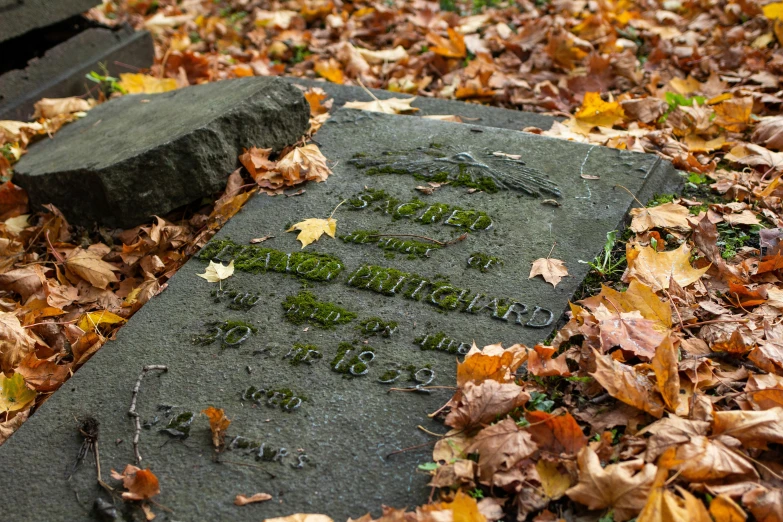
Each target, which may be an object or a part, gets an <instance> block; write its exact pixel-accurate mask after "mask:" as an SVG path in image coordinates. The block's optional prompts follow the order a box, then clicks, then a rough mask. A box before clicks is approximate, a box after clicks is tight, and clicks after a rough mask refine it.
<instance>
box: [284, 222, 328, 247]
mask: <svg viewBox="0 0 783 522" xmlns="http://www.w3.org/2000/svg"><path fill="white" fill-rule="evenodd" d="M297 230H298V231H299V234H298V235H297V236H296V239H297V240H298V241H300V242H301V243H302V248H304V247H306V246H307V245H309V244H310V243H312V242H314V241H318V240H319V239H320V238H321V236H322V235H323V234H324V233H325V234H326V235H327V236H329V237H334V234H335V233H336V232H337V220H336V219H334V218H331V217H330V218H327V219H320V218H310V219H305V220H304V221H300V222H299V223H296V224H295V225H293V226H292V227H291V228H289V229H288V230H286V232H294V231H297Z"/></svg>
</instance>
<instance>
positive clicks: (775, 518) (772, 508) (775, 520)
mask: <svg viewBox="0 0 783 522" xmlns="http://www.w3.org/2000/svg"><path fill="white" fill-rule="evenodd" d="M0 428H2V425H0ZM742 503H743V504H744V505H745V506H747V507H748V509H750V512H751V514H752V515H753V516H754V517H755V518H756V520H757V521H758V522H781V521H783V490H781V489H778V488H775V489H769V490H768V489H766V488H762V487H759V488H756V489H754V490H752V491H749V492H747V493H745V494H744V495H742Z"/></svg>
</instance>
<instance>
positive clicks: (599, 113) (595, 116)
mask: <svg viewBox="0 0 783 522" xmlns="http://www.w3.org/2000/svg"><path fill="white" fill-rule="evenodd" d="M624 116H625V113H624V112H623V108H622V106H621V105H620V103H619V102H616V101H611V102H605V101H603V100H602V99H601V94H600V93H597V92H588V93H585V97H584V100H583V101H582V107H580V108H579V110H578V111H577V113H576V114H575V115H574V117H575V118H576V119H577V120H578V121H580V122H583V123H586V124H589V125H597V126H599V127H612V126H613V125H614V124H615V122H616V121H617V120H620V119H622V118H623V117H624Z"/></svg>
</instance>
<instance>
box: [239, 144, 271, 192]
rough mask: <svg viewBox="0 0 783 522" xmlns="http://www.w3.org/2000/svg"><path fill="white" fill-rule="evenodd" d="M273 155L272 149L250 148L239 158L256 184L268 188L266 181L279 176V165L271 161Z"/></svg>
mask: <svg viewBox="0 0 783 522" xmlns="http://www.w3.org/2000/svg"><path fill="white" fill-rule="evenodd" d="M271 153H272V149H259V148H258V147H250V148H249V149H245V152H244V153H243V154H241V155H240V156H239V162H240V163H242V165H243V166H244V167H245V168H246V169H247V171H248V172H249V173H250V176H251V177H252V178H253V179H254V180H255V181H256V183H258V184H259V185H260V186H262V187H263V186H266V185H265V184H264V183H263V181H264V180H269V179H270V178H273V177H274V176H276V175H277V172H275V169H276V167H277V163H275V162H274V161H269V155H270V154H271ZM269 188H272V187H269Z"/></svg>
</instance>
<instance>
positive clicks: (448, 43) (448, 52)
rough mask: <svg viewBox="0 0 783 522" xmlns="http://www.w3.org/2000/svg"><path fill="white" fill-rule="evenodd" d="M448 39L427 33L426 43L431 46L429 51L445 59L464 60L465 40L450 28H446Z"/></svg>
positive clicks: (465, 51) (465, 52)
mask: <svg viewBox="0 0 783 522" xmlns="http://www.w3.org/2000/svg"><path fill="white" fill-rule="evenodd" d="M448 34H449V37H448V38H444V37H443V36H440V35H439V34H435V33H429V34H428V35H427V41H428V42H430V44H432V47H430V51H432V52H433V53H435V54H439V55H441V56H445V57H446V58H464V57H465V55H466V54H467V48H466V47H465V38H464V37H463V36H462V35H461V34H460V33H458V32H457V31H455V30H454V29H452V28H450V27H449V28H448Z"/></svg>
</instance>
